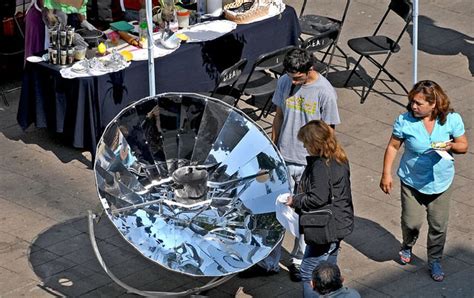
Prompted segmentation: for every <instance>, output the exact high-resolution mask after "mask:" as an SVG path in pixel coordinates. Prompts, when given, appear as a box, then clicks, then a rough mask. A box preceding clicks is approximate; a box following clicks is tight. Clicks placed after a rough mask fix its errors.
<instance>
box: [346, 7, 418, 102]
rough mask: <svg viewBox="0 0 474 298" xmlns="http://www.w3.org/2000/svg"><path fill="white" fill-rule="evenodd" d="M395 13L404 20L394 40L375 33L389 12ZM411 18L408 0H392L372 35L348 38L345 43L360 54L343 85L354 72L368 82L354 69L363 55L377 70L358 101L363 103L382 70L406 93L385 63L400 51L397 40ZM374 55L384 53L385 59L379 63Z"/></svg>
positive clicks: (398, 40)
mask: <svg viewBox="0 0 474 298" xmlns="http://www.w3.org/2000/svg"><path fill="white" fill-rule="evenodd" d="M391 12H392V13H395V14H397V15H398V16H400V17H401V18H402V19H403V21H404V22H405V24H404V26H403V29H402V31H401V32H400V34H399V35H398V36H397V37H396V39H395V40H393V39H391V38H389V37H387V36H384V35H377V33H378V32H379V31H380V29H381V27H382V25H383V24H384V21H385V19H386V18H387V16H388V15H389V13H391ZM411 19H412V4H411V2H410V1H409V0H392V1H391V2H390V4H389V6H388V9H387V11H386V12H385V14H384V15H383V17H382V20H381V21H380V23H379V24H378V25H377V28H376V29H375V32H374V34H372V36H365V37H358V38H353V39H350V40H349V41H348V42H347V44H348V45H349V47H350V48H351V49H352V50H353V51H354V52H356V53H357V54H359V55H360V57H359V60H357V63H356V64H355V66H354V68H353V69H352V71H351V73H350V74H349V77H348V78H347V80H346V82H345V83H344V86H347V84H348V83H349V81H350V79H351V77H352V75H353V74H354V73H355V74H356V75H357V76H358V77H360V78H361V79H362V81H364V82H366V83H368V82H367V81H366V80H364V78H363V77H362V76H361V75H359V74H358V73H357V71H356V69H357V67H358V66H359V64H360V62H361V60H362V58H363V57H365V58H367V60H369V61H370V62H372V63H373V64H374V65H375V66H377V68H378V72H377V74H376V75H375V77H374V79H373V80H372V82H370V84H369V87H368V90H367V91H366V92H365V93H364V92H363V90H362V94H361V99H360V103H364V102H365V100H366V98H367V96H368V95H369V92H370V91H371V90H372V88H373V87H374V84H375V82H376V81H377V79H378V78H379V76H380V74H381V73H382V71H383V72H384V73H385V74H387V76H388V77H389V78H390V79H391V80H392V81H394V82H396V83H397V84H398V85H400V86H401V87H402V88H403V90H404V91H405V92H406V93H408V90H407V89H406V88H405V86H404V85H403V84H402V83H401V82H400V81H399V80H398V79H397V78H395V76H393V75H392V74H391V73H390V72H388V70H387V69H386V68H385V66H386V65H387V62H388V60H389V59H390V57H391V56H392V54H394V53H398V52H399V51H400V46H399V42H400V39H401V38H402V36H403V34H404V33H405V31H406V30H407V28H408V25H409V24H410V22H411ZM375 55H386V57H385V60H384V61H383V62H382V63H379V62H378V61H377V60H375V59H374V58H373V57H372V56H375Z"/></svg>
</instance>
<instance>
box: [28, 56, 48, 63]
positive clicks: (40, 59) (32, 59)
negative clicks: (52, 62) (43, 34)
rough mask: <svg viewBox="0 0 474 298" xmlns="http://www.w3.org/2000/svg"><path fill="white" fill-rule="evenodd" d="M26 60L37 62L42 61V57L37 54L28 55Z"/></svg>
mask: <svg viewBox="0 0 474 298" xmlns="http://www.w3.org/2000/svg"><path fill="white" fill-rule="evenodd" d="M26 60H27V61H29V62H31V63H38V62H43V61H44V60H43V58H42V57H38V56H30V57H28V58H26Z"/></svg>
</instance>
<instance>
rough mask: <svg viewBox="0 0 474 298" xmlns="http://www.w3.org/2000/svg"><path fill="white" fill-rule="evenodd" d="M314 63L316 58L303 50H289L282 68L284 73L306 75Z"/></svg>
mask: <svg viewBox="0 0 474 298" xmlns="http://www.w3.org/2000/svg"><path fill="white" fill-rule="evenodd" d="M315 63H316V58H315V57H314V56H313V55H312V54H311V53H309V52H308V51H307V50H305V49H293V50H290V51H289V52H288V53H287V54H286V55H285V59H284V60H283V67H284V68H285V71H286V72H289V73H295V72H302V73H307V72H308V71H309V70H310V69H311V67H313V65H314V64H315Z"/></svg>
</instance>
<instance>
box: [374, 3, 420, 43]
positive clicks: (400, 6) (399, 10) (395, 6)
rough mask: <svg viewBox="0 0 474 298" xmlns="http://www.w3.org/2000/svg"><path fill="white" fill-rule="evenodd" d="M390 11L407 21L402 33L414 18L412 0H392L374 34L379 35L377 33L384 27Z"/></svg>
mask: <svg viewBox="0 0 474 298" xmlns="http://www.w3.org/2000/svg"><path fill="white" fill-rule="evenodd" d="M390 12H393V13H395V14H397V15H398V16H400V17H401V18H402V19H403V20H404V21H405V28H404V29H403V31H402V34H403V33H404V32H405V30H406V28H407V27H408V24H409V23H410V22H411V18H412V4H411V1H410V0H392V1H390V4H389V5H388V8H387V11H386V12H385V14H384V15H383V17H382V19H381V20H380V22H379V24H378V25H377V28H375V31H374V34H373V35H377V33H378V32H379V30H380V28H381V27H382V25H383V23H384V22H385V19H386V18H387V16H388V15H389V13H390Z"/></svg>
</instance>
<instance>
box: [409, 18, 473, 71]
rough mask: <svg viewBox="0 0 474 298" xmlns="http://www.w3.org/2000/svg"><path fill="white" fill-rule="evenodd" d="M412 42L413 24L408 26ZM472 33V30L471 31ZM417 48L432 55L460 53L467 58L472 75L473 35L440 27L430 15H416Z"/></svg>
mask: <svg viewBox="0 0 474 298" xmlns="http://www.w3.org/2000/svg"><path fill="white" fill-rule="evenodd" d="M408 33H409V34H410V40H411V43H413V26H412V25H410V26H409V27H408ZM471 33H472V32H471ZM418 50H420V51H423V52H425V53H428V54H432V55H442V56H455V55H458V54H461V55H463V56H465V57H466V58H467V60H468V67H469V71H470V72H471V75H473V76H474V37H473V36H469V35H467V34H465V33H462V32H459V31H456V30H453V29H451V28H446V27H440V26H438V25H436V22H435V21H434V20H433V19H431V18H430V17H427V16H423V15H420V16H419V17H418Z"/></svg>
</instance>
